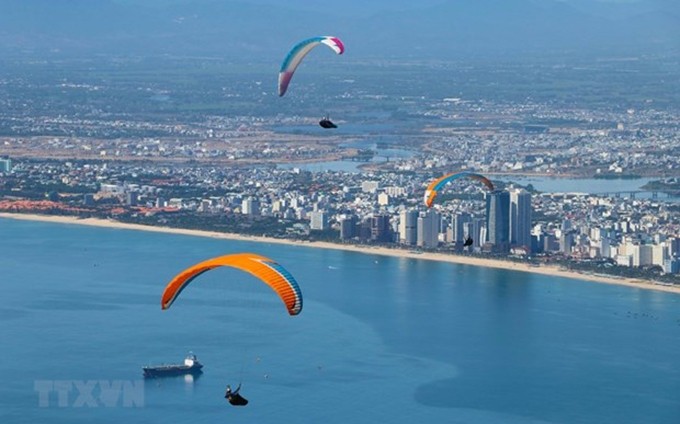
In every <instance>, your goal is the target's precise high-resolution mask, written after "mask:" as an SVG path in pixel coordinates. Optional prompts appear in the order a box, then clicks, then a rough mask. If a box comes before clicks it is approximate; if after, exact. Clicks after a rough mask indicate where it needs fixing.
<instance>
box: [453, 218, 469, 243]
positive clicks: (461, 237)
mask: <svg viewBox="0 0 680 424" xmlns="http://www.w3.org/2000/svg"><path fill="white" fill-rule="evenodd" d="M470 221H472V216H470V214H469V213H465V212H463V213H461V214H458V215H456V217H455V218H454V219H453V241H454V242H455V243H463V242H464V241H465V238H466V237H467V236H468V235H469V236H470V237H472V235H471V234H470V233H469V232H466V231H465V229H466V227H465V224H467V223H468V222H470ZM473 238H474V237H473Z"/></svg>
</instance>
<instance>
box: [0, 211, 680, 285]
mask: <svg viewBox="0 0 680 424" xmlns="http://www.w3.org/2000/svg"><path fill="white" fill-rule="evenodd" d="M0 218H6V219H15V220H24V221H40V222H49V223H56V224H71V225H87V226H92V227H100V228H115V229H124V230H135V231H150V232H157V233H166V234H181V235H188V236H194V237H209V238H219V239H224V240H238V241H251V242H257V243H276V244H285V245H289V246H303V247H317V248H321V249H333V250H344V251H350V252H357V253H365V254H374V255H381V256H391V257H397V258H406V259H423V260H430V261H439V262H448V263H454V264H460V265H471V266H479V267H485V268H497V269H504V270H510V271H520V272H528V273H533V274H541V275H548V276H552V277H563V278H569V279H574V280H581V281H589V282H596V283H604V284H614V285H619V286H626V287H634V288H638V289H645V290H657V291H663V292H667V293H676V294H680V287H675V286H666V285H662V284H655V283H652V282H650V281H647V280H638V279H632V278H618V277H615V276H611V277H610V276H604V275H594V274H586V273H581V272H577V271H568V270H564V269H560V267H558V266H554V265H540V266H532V265H529V264H526V263H518V262H510V261H501V260H497V259H486V258H477V257H469V256H459V255H450V254H445V253H430V252H420V253H417V252H412V251H408V250H404V249H389V248H386V247H378V246H376V247H370V246H356V245H344V244H339V243H330V242H322V241H312V242H308V241H295V240H287V239H278V238H270V237H262V236H246V235H242V234H235V233H220V232H214V231H206V230H188V229H182V228H170V227H154V226H150V225H142V224H128V223H122V222H117V221H111V220H107V219H101V218H84V219H80V218H76V217H71V216H52V215H37V214H17V213H6V212H0Z"/></svg>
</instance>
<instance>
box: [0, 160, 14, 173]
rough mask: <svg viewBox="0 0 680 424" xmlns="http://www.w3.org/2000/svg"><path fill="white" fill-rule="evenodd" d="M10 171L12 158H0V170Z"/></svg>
mask: <svg viewBox="0 0 680 424" xmlns="http://www.w3.org/2000/svg"><path fill="white" fill-rule="evenodd" d="M11 171H12V160H11V159H0V172H11Z"/></svg>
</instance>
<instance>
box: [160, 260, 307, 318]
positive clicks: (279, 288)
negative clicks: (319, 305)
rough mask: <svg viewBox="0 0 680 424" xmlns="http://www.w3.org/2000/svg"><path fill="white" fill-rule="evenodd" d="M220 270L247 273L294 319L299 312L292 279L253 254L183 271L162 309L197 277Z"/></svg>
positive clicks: (299, 298)
mask: <svg viewBox="0 0 680 424" xmlns="http://www.w3.org/2000/svg"><path fill="white" fill-rule="evenodd" d="M221 266H229V267H233V268H236V269H240V270H242V271H245V272H248V273H250V274H252V275H254V276H255V277H257V278H259V279H260V280H261V281H263V282H264V283H266V284H267V285H269V286H270V287H271V288H272V289H273V290H274V291H275V292H276V294H278V295H279V297H280V298H281V300H282V301H283V303H284V304H285V305H286V309H287V310H288V313H289V314H290V315H297V314H299V313H300V311H301V310H302V292H301V291H300V287H299V286H298V284H297V281H295V278H293V276H292V275H291V274H290V273H289V272H288V271H287V270H286V269H285V268H283V267H282V266H281V265H279V264H278V263H276V262H274V261H273V260H271V259H269V258H267V257H265V256H260V255H257V254H254V253H238V254H234V255H226V256H220V257H217V258H213V259H208V260H207V261H203V262H201V263H198V264H196V265H193V266H191V267H189V268H187V269H185V270H184V271H182V272H180V273H179V274H177V275H176V276H175V277H174V278H173V279H172V280H171V281H170V283H168V285H167V286H166V287H165V290H164V291H163V295H162V297H161V308H162V309H168V308H169V307H170V306H171V305H172V304H173V302H174V301H175V299H177V296H179V294H180V293H181V292H182V290H184V289H185V288H186V287H187V286H188V285H189V283H191V282H192V281H193V280H195V279H196V277H198V276H199V275H201V274H203V273H204V272H207V271H210V270H211V269H214V268H217V267H221Z"/></svg>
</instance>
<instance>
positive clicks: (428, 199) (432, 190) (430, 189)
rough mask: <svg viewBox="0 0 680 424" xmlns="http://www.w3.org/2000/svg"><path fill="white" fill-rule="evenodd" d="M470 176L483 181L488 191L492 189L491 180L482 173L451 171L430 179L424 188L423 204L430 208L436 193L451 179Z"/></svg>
mask: <svg viewBox="0 0 680 424" xmlns="http://www.w3.org/2000/svg"><path fill="white" fill-rule="evenodd" d="M463 177H466V178H471V179H473V180H476V181H480V182H481V183H483V184H484V185H485V186H486V188H487V189H489V191H493V190H494V186H493V183H492V182H491V180H489V179H488V178H486V177H485V176H484V175H480V174H475V173H473V172H467V171H462V172H452V173H450V174H446V175H444V176H442V177H439V178H437V179H435V180H434V181H432V182H431V183H430V184H429V185H428V186H427V189H426V190H425V197H424V199H423V200H424V201H425V206H427V207H428V208H431V207H432V205H433V204H434V199H436V198H437V194H438V193H439V192H440V191H441V190H442V189H443V188H444V186H445V185H446V184H448V183H450V182H451V181H453V180H456V179H458V178H463Z"/></svg>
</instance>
